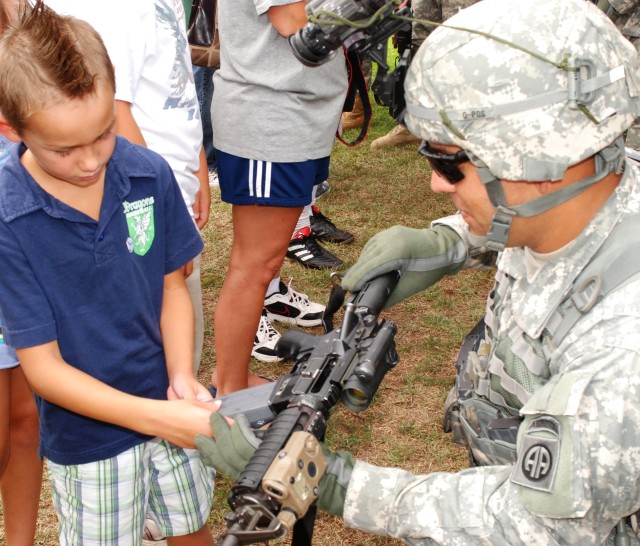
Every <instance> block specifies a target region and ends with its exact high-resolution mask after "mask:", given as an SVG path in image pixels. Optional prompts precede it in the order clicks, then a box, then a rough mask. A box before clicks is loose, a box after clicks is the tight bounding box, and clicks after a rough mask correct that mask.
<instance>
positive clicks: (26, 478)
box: [0, 366, 42, 546]
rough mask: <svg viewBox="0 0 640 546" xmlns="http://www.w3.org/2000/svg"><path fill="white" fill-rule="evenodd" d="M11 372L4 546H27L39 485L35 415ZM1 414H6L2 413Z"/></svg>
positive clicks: (17, 373)
mask: <svg viewBox="0 0 640 546" xmlns="http://www.w3.org/2000/svg"><path fill="white" fill-rule="evenodd" d="M10 373H11V397H10V400H11V413H10V414H9V415H10V432H9V442H10V449H11V452H10V454H9V459H8V462H7V466H6V468H5V472H4V475H3V476H2V480H1V483H0V491H1V493H2V505H3V510H4V524H5V532H6V536H7V546H27V545H29V546H31V545H32V544H33V539H34V536H35V532H36V522H37V519H38V502H39V500H40V488H41V485H42V461H41V460H40V458H39V457H38V443H39V430H38V414H37V410H36V404H35V401H34V399H33V395H32V393H31V389H30V388H29V385H28V384H27V381H26V379H25V377H24V374H23V373H22V369H21V368H20V366H18V367H16V368H12V369H11V370H10ZM3 415H6V414H4V413H3Z"/></svg>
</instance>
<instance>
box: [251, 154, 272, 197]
mask: <svg viewBox="0 0 640 546" xmlns="http://www.w3.org/2000/svg"><path fill="white" fill-rule="evenodd" d="M254 165H255V167H254ZM271 165H272V163H271V161H260V160H258V159H250V160H249V180H248V181H247V182H248V184H249V195H250V196H251V197H253V196H254V195H255V196H256V197H265V198H267V199H268V198H269V197H271ZM263 172H264V184H263V180H262V173H263Z"/></svg>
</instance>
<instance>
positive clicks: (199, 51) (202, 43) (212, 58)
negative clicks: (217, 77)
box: [187, 0, 220, 68]
mask: <svg viewBox="0 0 640 546" xmlns="http://www.w3.org/2000/svg"><path fill="white" fill-rule="evenodd" d="M187 39H188V41H189V48H190V50H191V63H192V64H194V65H196V66H203V67H213V68H220V38H219V37H218V19H217V17H216V0H193V4H192V8H191V16H190V17H189V27H188V29H187Z"/></svg>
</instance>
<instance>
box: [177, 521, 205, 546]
mask: <svg viewBox="0 0 640 546" xmlns="http://www.w3.org/2000/svg"><path fill="white" fill-rule="evenodd" d="M167 545H168V546H213V537H212V536H211V531H209V528H208V527H207V526H206V525H205V526H204V527H203V528H202V529H200V530H199V531H196V532H195V533H191V534H190V535H183V536H181V537H167Z"/></svg>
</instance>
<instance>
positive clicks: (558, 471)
mask: <svg viewBox="0 0 640 546" xmlns="http://www.w3.org/2000/svg"><path fill="white" fill-rule="evenodd" d="M591 378H592V377H591V374H584V373H570V374H564V375H561V376H556V377H554V378H553V379H552V380H551V381H549V383H547V385H545V386H544V387H543V388H541V389H540V390H539V391H537V392H536V393H535V394H534V395H533V396H532V397H531V398H530V399H529V401H528V402H527V404H526V405H525V406H524V407H523V408H522V410H521V413H522V414H523V415H524V417H525V420H524V422H523V423H522V425H521V427H520V432H519V435H518V458H517V460H516V463H515V466H514V469H513V472H512V473H511V482H512V483H513V484H514V486H515V487H516V488H517V489H518V490H519V492H520V498H521V500H522V504H523V505H524V506H525V508H527V509H528V510H529V511H530V512H532V513H533V514H535V515H537V516H541V517H549V518H573V517H582V516H584V514H585V513H586V512H587V511H588V510H589V508H590V507H591V494H590V490H589V485H588V484H589V478H590V476H589V473H590V467H589V464H588V461H587V454H586V453H583V452H582V446H581V442H580V437H579V431H578V428H577V427H576V426H574V422H573V421H574V419H575V416H576V414H577V412H578V409H579V407H580V403H581V400H582V397H583V394H584V391H585V389H586V387H587V385H588V384H589V383H590V381H591Z"/></svg>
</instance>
